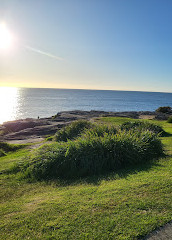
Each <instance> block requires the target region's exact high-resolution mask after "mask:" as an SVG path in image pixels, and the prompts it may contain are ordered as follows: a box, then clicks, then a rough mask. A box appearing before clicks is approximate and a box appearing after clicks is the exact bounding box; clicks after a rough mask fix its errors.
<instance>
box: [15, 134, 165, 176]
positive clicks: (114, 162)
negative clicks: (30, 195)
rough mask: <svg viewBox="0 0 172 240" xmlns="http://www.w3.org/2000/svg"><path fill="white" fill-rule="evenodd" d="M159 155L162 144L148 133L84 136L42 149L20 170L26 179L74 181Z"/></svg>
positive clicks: (154, 135)
mask: <svg viewBox="0 0 172 240" xmlns="http://www.w3.org/2000/svg"><path fill="white" fill-rule="evenodd" d="M162 154H163V148H162V145H161V141H160V140H159V139H158V137H157V135H156V134H154V133H152V132H150V131H144V132H141V133H139V132H138V133H137V132H134V131H127V132H126V131H119V132H118V133H117V134H113V133H112V134H108V133H105V134H104V135H103V136H96V135H94V134H85V135H83V137H80V138H78V139H77V140H75V141H68V142H67V143H64V144H59V143H55V144H51V145H48V146H44V147H42V148H41V149H39V150H37V152H36V153H35V155H34V156H33V157H31V159H30V160H29V161H27V162H26V164H25V165H23V166H20V169H21V170H22V171H23V172H24V175H25V176H26V177H29V178H34V179H38V180H41V179H51V178H70V179H73V178H78V177H85V176H89V175H95V174H102V173H105V172H110V171H115V170H117V169H120V168H122V167H124V166H126V165H133V164H137V163H139V162H145V161H148V160H150V159H152V158H155V157H159V156H161V155H162Z"/></svg>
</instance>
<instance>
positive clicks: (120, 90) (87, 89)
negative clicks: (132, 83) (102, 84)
mask: <svg viewBox="0 0 172 240" xmlns="http://www.w3.org/2000/svg"><path fill="white" fill-rule="evenodd" d="M1 87H2V88H3V87H5V88H30V89H59V90H86V91H119V92H148V93H172V92H160V91H149V90H146V91H144V90H122V89H89V88H56V87H13V86H0V88H1Z"/></svg>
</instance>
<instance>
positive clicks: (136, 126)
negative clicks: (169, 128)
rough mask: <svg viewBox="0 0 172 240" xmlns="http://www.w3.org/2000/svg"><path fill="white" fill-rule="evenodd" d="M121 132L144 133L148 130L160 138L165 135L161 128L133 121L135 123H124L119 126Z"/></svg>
mask: <svg viewBox="0 0 172 240" xmlns="http://www.w3.org/2000/svg"><path fill="white" fill-rule="evenodd" d="M120 129H121V130H127V131H129V130H131V129H132V130H135V131H139V132H142V131H145V130H149V131H151V132H153V133H155V134H159V135H160V136H162V135H164V134H165V131H164V130H163V129H162V127H160V126H158V125H156V124H153V123H150V122H147V121H135V122H125V123H123V124H122V125H121V126H120Z"/></svg>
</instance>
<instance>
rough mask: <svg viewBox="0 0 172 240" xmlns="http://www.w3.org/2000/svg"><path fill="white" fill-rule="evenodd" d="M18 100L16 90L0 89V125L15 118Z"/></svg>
mask: <svg viewBox="0 0 172 240" xmlns="http://www.w3.org/2000/svg"><path fill="white" fill-rule="evenodd" d="M18 98H19V93H18V88H10V87H0V111H1V113H0V124H1V123H3V122H5V121H10V120H14V119H15V118H16V115H17V110H18Z"/></svg>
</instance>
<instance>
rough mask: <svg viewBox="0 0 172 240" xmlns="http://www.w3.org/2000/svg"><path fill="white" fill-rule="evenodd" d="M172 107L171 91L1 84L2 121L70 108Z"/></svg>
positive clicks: (123, 108)
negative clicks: (9, 86) (5, 85)
mask: <svg viewBox="0 0 172 240" xmlns="http://www.w3.org/2000/svg"><path fill="white" fill-rule="evenodd" d="M159 106H171V107H172V93H155V92H132V91H106V90H105V91H101V90H73V89H45V88H44V89H41V88H40V89H38V88H4V87H0V111H1V113H0V123H2V122H4V121H9V120H16V119H22V118H37V117H38V116H39V117H50V116H52V115H55V114H56V113H57V112H60V111H67V110H103V111H147V110H148V111H154V110H155V109H157V108H158V107H159Z"/></svg>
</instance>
